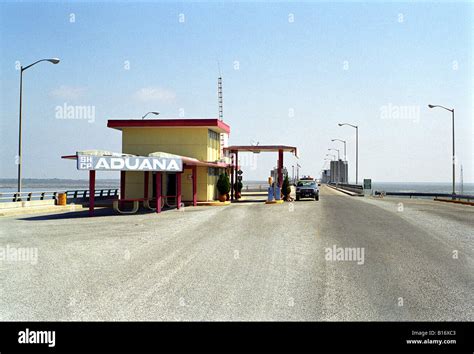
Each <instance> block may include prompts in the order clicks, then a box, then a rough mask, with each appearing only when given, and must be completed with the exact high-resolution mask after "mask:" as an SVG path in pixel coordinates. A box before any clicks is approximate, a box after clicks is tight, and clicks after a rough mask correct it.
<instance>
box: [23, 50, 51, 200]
mask: <svg viewBox="0 0 474 354" xmlns="http://www.w3.org/2000/svg"><path fill="white" fill-rule="evenodd" d="M42 61H49V62H50V63H53V64H58V63H59V61H60V60H59V59H58V58H49V59H41V60H38V61H35V62H34V63H33V64H30V65H28V66H25V67H24V66H23V65H22V66H21V67H20V110H19V115H18V195H17V197H18V198H20V197H21V106H22V98H23V71H25V70H26V69H29V68H31V67H32V66H33V65H36V64H38V63H41V62H42Z"/></svg>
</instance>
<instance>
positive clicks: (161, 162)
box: [62, 150, 230, 216]
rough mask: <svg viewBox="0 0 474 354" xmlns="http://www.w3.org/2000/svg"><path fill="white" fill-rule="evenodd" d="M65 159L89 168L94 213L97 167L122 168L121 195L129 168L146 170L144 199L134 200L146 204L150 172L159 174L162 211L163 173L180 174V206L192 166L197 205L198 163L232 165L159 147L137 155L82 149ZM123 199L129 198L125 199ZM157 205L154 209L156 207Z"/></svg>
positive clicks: (158, 188) (210, 165)
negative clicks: (185, 178)
mask: <svg viewBox="0 0 474 354" xmlns="http://www.w3.org/2000/svg"><path fill="white" fill-rule="evenodd" d="M62 158H64V159H72V160H76V161H77V169H78V170H88V171H89V215H91V216H92V215H93V213H94V195H95V173H96V171H120V173H121V175H120V195H121V198H123V196H124V195H125V172H126V171H136V172H143V173H144V196H143V198H140V200H130V201H133V202H134V203H135V202H138V201H142V202H144V204H146V205H148V203H149V201H150V200H149V199H150V197H149V193H148V185H149V176H150V172H154V173H155V174H156V178H155V181H156V182H155V183H156V191H157V192H156V208H155V209H156V212H157V213H160V212H161V198H162V195H161V184H162V182H161V181H162V177H161V175H162V173H167V172H168V173H175V174H176V190H177V194H176V195H173V196H164V197H175V198H176V207H177V208H178V209H179V208H180V206H181V175H182V173H183V171H184V169H185V168H191V170H192V190H193V191H192V194H193V205H194V206H196V205H197V170H196V167H197V166H207V167H218V168H227V167H229V166H230V165H229V164H227V163H224V162H210V161H201V160H198V159H195V158H192V157H187V156H180V155H176V154H170V153H167V152H162V151H157V152H153V153H150V154H148V155H147V156H137V155H131V154H123V153H118V152H110V151H106V150H84V151H78V152H77V153H76V154H74V155H65V156H62ZM121 201H128V200H125V199H121ZM155 209H153V210H155Z"/></svg>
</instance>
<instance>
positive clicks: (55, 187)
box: [0, 178, 474, 195]
mask: <svg viewBox="0 0 474 354" xmlns="http://www.w3.org/2000/svg"><path fill="white" fill-rule="evenodd" d="M243 184H244V189H243V190H244V191H245V190H246V189H247V186H248V188H249V189H250V190H252V189H254V190H255V189H259V188H260V187H261V188H262V190H266V188H267V186H268V182H267V181H245V180H244V181H243ZM119 186H120V180H119V179H96V189H108V188H119ZM16 188H17V181H16V179H5V178H1V179H0V193H12V192H16ZM88 188H89V181H88V180H86V179H84V180H73V179H57V178H53V179H24V180H23V183H22V189H23V191H25V192H30V191H33V192H37V191H58V192H60V191H66V190H77V189H88ZM372 188H373V190H378V191H385V192H425V193H429V192H432V193H451V189H452V184H451V183H430V182H425V183H423V182H408V183H407V182H403V183H402V182H376V181H372ZM456 192H457V193H458V194H460V193H461V191H460V186H459V184H458V185H456ZM463 194H469V195H474V183H464V192H463Z"/></svg>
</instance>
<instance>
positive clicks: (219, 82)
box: [217, 76, 224, 120]
mask: <svg viewBox="0 0 474 354" xmlns="http://www.w3.org/2000/svg"><path fill="white" fill-rule="evenodd" d="M217 101H218V103H219V120H224V106H223V104H224V101H223V99H222V77H221V76H219V77H218V78H217Z"/></svg>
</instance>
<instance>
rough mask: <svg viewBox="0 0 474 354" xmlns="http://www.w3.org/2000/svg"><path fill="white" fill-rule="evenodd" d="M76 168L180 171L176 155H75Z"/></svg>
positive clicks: (180, 167) (180, 163) (180, 160)
mask: <svg viewBox="0 0 474 354" xmlns="http://www.w3.org/2000/svg"><path fill="white" fill-rule="evenodd" d="M77 169H78V170H96V171H160V172H182V171H183V160H182V159H180V158H178V157H136V156H94V155H77Z"/></svg>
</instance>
